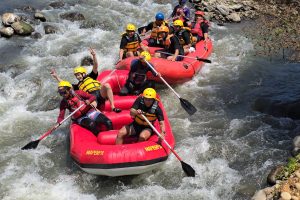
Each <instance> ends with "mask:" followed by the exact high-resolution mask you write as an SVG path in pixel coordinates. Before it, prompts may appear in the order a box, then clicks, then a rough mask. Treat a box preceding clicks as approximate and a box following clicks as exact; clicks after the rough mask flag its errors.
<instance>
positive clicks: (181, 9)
mask: <svg viewBox="0 0 300 200" xmlns="http://www.w3.org/2000/svg"><path fill="white" fill-rule="evenodd" d="M186 2H187V0H179V1H178V5H176V6H175V7H174V9H173V12H172V14H171V16H170V18H172V19H173V21H175V20H178V19H179V20H181V21H182V22H183V23H184V24H185V23H186V22H188V21H189V20H190V15H191V11H190V9H189V7H187V6H186V5H185V4H186ZM185 25H186V24H185Z"/></svg>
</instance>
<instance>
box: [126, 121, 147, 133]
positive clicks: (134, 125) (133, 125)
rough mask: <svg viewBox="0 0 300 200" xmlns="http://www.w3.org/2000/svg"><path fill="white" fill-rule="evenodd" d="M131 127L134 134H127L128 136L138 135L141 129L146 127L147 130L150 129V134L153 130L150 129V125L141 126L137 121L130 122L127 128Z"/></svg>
mask: <svg viewBox="0 0 300 200" xmlns="http://www.w3.org/2000/svg"><path fill="white" fill-rule="evenodd" d="M131 127H132V128H133V129H134V132H135V133H134V134H132V133H131V134H129V136H139V135H140V133H141V132H142V131H143V130H145V129H147V130H149V131H150V133H151V135H152V134H153V130H152V128H151V127H150V126H143V125H139V124H137V123H135V122H132V123H131V124H130V125H129V128H131Z"/></svg>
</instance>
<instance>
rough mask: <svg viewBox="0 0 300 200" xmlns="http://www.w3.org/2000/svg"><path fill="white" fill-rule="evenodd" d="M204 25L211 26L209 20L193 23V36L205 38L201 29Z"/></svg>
mask: <svg viewBox="0 0 300 200" xmlns="http://www.w3.org/2000/svg"><path fill="white" fill-rule="evenodd" d="M202 23H206V24H207V25H208V26H209V22H208V21H207V20H204V19H202V20H201V21H200V22H192V29H191V33H192V34H193V35H198V36H199V37H201V38H203V37H204V36H203V32H202V28H201V25H202Z"/></svg>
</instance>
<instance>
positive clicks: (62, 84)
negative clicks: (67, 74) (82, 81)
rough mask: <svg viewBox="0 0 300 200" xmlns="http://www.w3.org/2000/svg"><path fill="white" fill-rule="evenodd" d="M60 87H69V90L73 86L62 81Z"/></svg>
mask: <svg viewBox="0 0 300 200" xmlns="http://www.w3.org/2000/svg"><path fill="white" fill-rule="evenodd" d="M58 87H69V88H71V87H72V85H71V83H69V82H68V81H60V82H59V83H58Z"/></svg>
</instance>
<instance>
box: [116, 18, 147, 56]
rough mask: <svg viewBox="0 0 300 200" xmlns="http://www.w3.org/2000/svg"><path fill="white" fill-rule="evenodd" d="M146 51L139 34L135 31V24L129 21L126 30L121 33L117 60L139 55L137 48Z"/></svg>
mask: <svg viewBox="0 0 300 200" xmlns="http://www.w3.org/2000/svg"><path fill="white" fill-rule="evenodd" d="M140 49H142V50H143V51H147V50H148V47H146V46H145V45H143V43H142V40H141V38H140V36H139V35H138V34H137V33H136V27H135V25H133V24H131V23H129V24H127V26H126V32H125V33H123V34H122V39H121V43H120V50H119V62H120V61H121V60H123V59H124V58H128V57H133V56H139V55H140V52H139V50H140Z"/></svg>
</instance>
